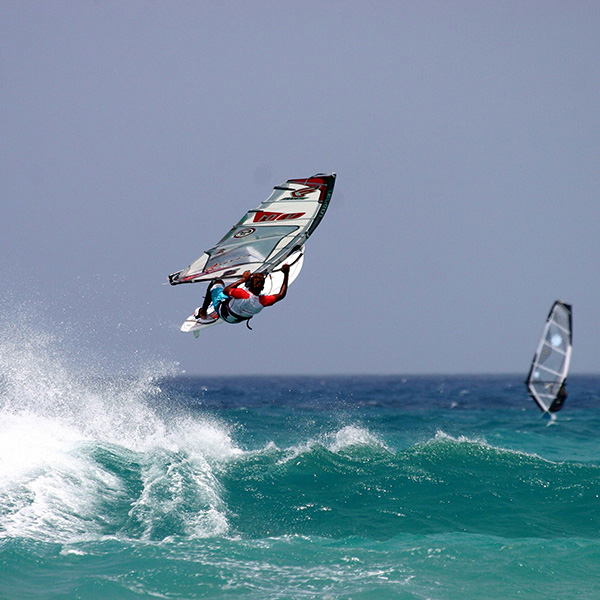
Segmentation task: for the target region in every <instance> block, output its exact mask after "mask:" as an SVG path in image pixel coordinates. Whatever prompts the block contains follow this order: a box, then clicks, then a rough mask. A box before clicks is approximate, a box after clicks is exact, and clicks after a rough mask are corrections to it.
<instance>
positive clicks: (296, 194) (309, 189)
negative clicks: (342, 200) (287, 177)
mask: <svg viewBox="0 0 600 600" xmlns="http://www.w3.org/2000/svg"><path fill="white" fill-rule="evenodd" d="M315 191H317V188H315V187H303V188H300V189H299V190H294V191H293V192H292V198H304V196H308V194H310V193H312V192H315Z"/></svg>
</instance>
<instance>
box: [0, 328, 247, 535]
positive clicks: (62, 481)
mask: <svg viewBox="0 0 600 600" xmlns="http://www.w3.org/2000/svg"><path fill="white" fill-rule="evenodd" d="M97 362H98V361H95V360H94V357H93V356H87V357H85V356H82V355H81V352H80V351H79V349H69V348H68V347H66V346H65V344H64V340H62V339H61V337H60V336H59V335H56V336H53V335H51V334H50V333H48V332H45V333H39V332H38V331H34V330H33V329H31V328H29V327H28V326H27V324H26V323H19V324H14V325H8V326H7V327H4V328H3V333H1V334H0V537H7V536H8V537H20V536H24V537H33V538H36V539H43V540H55V541H75V540H79V539H90V538H92V539H97V538H98V537H101V536H103V535H104V534H105V532H106V528H105V525H106V523H107V522H111V519H112V525H113V529H114V518H113V517H112V516H111V515H110V514H103V511H105V512H106V511H107V510H108V508H107V507H110V506H113V505H114V504H115V503H116V502H119V501H121V500H122V501H123V502H124V503H125V505H129V506H130V507H131V514H130V516H131V518H135V519H137V522H139V523H141V527H142V529H143V532H144V533H142V535H150V536H151V535H152V533H149V532H154V534H153V535H154V537H155V538H156V537H160V535H165V536H168V535H169V534H170V530H169V527H168V526H167V527H162V529H161V527H159V526H158V525H157V524H158V523H159V522H161V521H163V520H164V519H165V517H168V518H170V519H171V521H177V522H179V523H180V526H177V527H174V528H173V531H174V533H175V534H178V533H183V534H185V535H196V536H206V535H214V534H219V533H223V532H224V531H226V529H227V519H226V517H225V507H224V505H223V502H222V501H221V499H220V488H219V485H218V482H217V479H216V477H215V475H214V473H213V470H214V468H215V464H217V463H218V462H219V461H220V460H222V459H224V458H228V457H230V456H233V455H235V454H236V453H239V452H240V451H239V450H238V449H237V448H236V446H235V445H234V443H233V441H232V439H231V436H230V434H229V431H228V430H227V428H226V427H225V426H223V425H222V424H220V423H218V422H216V421H214V420H210V419H195V418H191V417H189V416H187V417H186V416H181V415H169V414H166V413H161V412H159V411H158V409H155V408H152V402H151V400H153V399H155V397H156V396H160V395H161V394H162V391H161V389H160V387H159V384H158V383H157V382H158V381H159V379H158V378H159V377H162V376H165V375H167V374H170V373H171V372H172V367H170V366H167V367H165V365H164V364H160V363H158V364H150V365H146V366H145V367H142V368H138V370H137V372H135V373H133V374H128V375H126V376H124V375H121V376H119V377H114V376H110V375H109V374H107V373H106V372H105V369H104V368H103V367H102V365H101V364H97ZM156 404H157V405H158V404H160V403H156ZM102 448H111V452H113V453H114V454H116V455H117V457H118V460H119V461H121V462H123V463H125V464H126V463H127V461H133V463H134V464H133V465H130V464H126V466H127V467H131V468H128V469H126V472H127V475H123V474H121V473H119V470H118V469H116V468H114V467H113V466H111V465H110V464H105V463H104V462H103V461H102V460H99V459H98V457H97V456H96V453H95V450H97V449H102ZM136 465H137V468H138V472H139V477H140V482H139V486H138V487H140V489H141V492H140V493H139V494H138V495H137V496H133V497H129V496H128V494H131V493H132V492H131V489H135V487H136V486H133V488H132V486H131V485H129V488H128V486H127V483H128V482H126V481H125V480H124V478H125V477H131V476H135V475H132V469H133V471H135V469H134V467H135V466H136ZM129 483H130V482H129ZM190 499H191V500H190ZM109 524H110V523H109ZM157 531H162V532H163V533H162V534H160V533H159V534H157V533H156V532H157ZM112 534H114V531H113V532H112ZM130 534H131V531H129V530H127V527H124V528H122V529H121V533H119V532H117V535H124V536H127V535H130ZM136 535H137V534H136Z"/></svg>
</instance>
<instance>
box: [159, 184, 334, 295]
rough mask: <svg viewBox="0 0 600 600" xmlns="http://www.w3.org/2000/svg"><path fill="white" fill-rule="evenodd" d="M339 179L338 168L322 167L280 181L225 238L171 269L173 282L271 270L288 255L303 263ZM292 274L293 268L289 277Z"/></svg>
mask: <svg viewBox="0 0 600 600" xmlns="http://www.w3.org/2000/svg"><path fill="white" fill-rule="evenodd" d="M334 184H335V173H332V174H324V173H319V174H317V175H313V176H312V177H309V178H307V179H290V180H288V181H286V182H285V183H283V184H281V185H278V186H275V188H274V189H273V193H272V194H271V195H270V196H269V198H267V199H266V200H265V201H264V202H263V203H262V204H261V205H260V206H258V208H254V209H252V210H249V211H248V212H247V213H246V214H245V215H244V216H243V217H242V218H241V219H240V221H239V222H238V223H237V224H236V225H234V226H233V227H232V228H231V230H230V231H229V232H228V233H227V235H225V237H223V239H221V241H219V242H218V243H217V244H216V245H215V246H213V247H212V248H211V249H210V250H207V251H206V252H205V253H204V254H203V255H202V256H201V257H200V258H198V259H197V260H195V261H194V262H193V263H192V264H191V265H189V266H188V267H186V268H185V269H182V270H181V271H177V272H176V273H172V274H171V275H169V282H170V283H171V285H177V284H180V283H196V282H198V281H210V280H213V279H217V278H220V279H223V280H225V281H227V280H234V279H239V278H240V277H241V276H242V274H243V273H244V271H250V272H251V273H255V272H261V273H264V274H265V275H268V274H270V273H273V271H275V270H277V269H278V268H280V267H281V266H282V265H283V264H284V263H285V262H286V261H288V264H290V266H292V264H291V263H292V262H297V261H300V266H301V261H302V260H303V256H304V250H303V247H304V243H305V242H306V240H307V239H308V238H309V237H310V236H311V235H312V233H313V232H314V230H315V229H316V228H317V226H318V225H319V223H320V222H321V220H322V219H323V215H324V214H325V211H326V210H327V207H328V206H329V201H330V200H331V195H332V193H333V186H334ZM298 270H299V269H298V268H296V269H295V271H296V274H297V272H298ZM291 275H292V273H291V271H290V279H291ZM282 281H283V279H282Z"/></svg>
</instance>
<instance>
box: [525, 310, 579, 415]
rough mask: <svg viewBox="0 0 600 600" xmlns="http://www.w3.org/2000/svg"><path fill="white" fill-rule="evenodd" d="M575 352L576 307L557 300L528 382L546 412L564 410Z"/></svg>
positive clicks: (544, 330)
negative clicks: (568, 379)
mask: <svg viewBox="0 0 600 600" xmlns="http://www.w3.org/2000/svg"><path fill="white" fill-rule="evenodd" d="M572 348H573V327H572V307H571V305H570V304H565V303H564V302H560V301H558V300H557V301H556V302H555V303H554V304H553V306H552V308H551V310H550V313H549V314H548V318H547V319H546V323H545V324H544V329H543V331H542V336H541V338H540V341H539V344H538V347H537V350H536V352H535V356H534V357H533V361H532V363H531V369H530V370H529V375H528V376H527V381H526V384H527V389H528V390H529V394H530V395H531V397H532V398H533V399H534V400H535V401H536V403H537V405H538V406H539V407H540V409H542V410H543V411H544V412H550V413H553V412H556V411H558V410H560V409H561V408H562V406H563V403H564V401H565V399H566V397H567V392H566V389H565V381H566V379H567V374H568V372H569V363H570V362H571V351H572Z"/></svg>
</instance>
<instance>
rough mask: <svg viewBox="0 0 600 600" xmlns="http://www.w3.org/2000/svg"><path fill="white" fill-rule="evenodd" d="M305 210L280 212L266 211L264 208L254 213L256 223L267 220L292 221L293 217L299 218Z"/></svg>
mask: <svg viewBox="0 0 600 600" xmlns="http://www.w3.org/2000/svg"><path fill="white" fill-rule="evenodd" d="M302 215H304V213H303V212H297V213H280V212H265V211H263V210H259V211H257V213H256V214H255V215H254V223H264V222H266V221H291V220H293V219H299V218H300V217H301V216H302Z"/></svg>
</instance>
